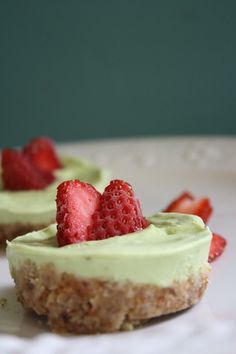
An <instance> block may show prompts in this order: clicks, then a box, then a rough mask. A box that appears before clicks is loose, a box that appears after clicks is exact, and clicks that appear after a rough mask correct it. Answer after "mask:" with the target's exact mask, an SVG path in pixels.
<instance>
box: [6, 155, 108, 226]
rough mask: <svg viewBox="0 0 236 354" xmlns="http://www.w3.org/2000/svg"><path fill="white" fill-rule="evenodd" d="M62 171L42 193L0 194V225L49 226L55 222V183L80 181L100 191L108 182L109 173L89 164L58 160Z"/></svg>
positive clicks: (78, 161) (32, 191) (11, 192)
mask: <svg viewBox="0 0 236 354" xmlns="http://www.w3.org/2000/svg"><path fill="white" fill-rule="evenodd" d="M60 159H61V162H62V164H63V168H61V169H59V170H57V171H56V172H55V174H56V180H55V182H54V183H52V184H51V185H50V186H48V187H47V188H45V189H43V190H37V191H36V190H29V191H17V192H16V191H7V190H4V189H1V190H0V223H1V224H3V223H14V222H23V223H27V222H29V223H31V224H40V223H48V222H49V223H50V222H52V221H53V220H54V218H55V209H56V204H55V195H56V188H57V186H58V184H59V183H61V182H62V181H65V180H69V179H80V180H81V181H83V182H87V183H91V184H92V185H94V186H95V187H96V188H97V189H98V190H100V191H102V190H103V189H104V187H105V185H106V184H107V183H108V180H109V173H108V171H106V170H104V169H100V168H98V167H97V166H94V165H93V164H91V163H89V162H87V161H84V160H79V159H76V158H72V157H61V158H60Z"/></svg>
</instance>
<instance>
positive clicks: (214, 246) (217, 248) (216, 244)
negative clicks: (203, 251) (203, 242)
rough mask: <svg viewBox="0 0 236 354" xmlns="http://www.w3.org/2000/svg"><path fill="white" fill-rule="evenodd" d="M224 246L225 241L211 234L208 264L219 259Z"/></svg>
mask: <svg viewBox="0 0 236 354" xmlns="http://www.w3.org/2000/svg"><path fill="white" fill-rule="evenodd" d="M226 245H227V241H226V240H225V239H224V238H223V237H222V236H220V235H218V234H215V233H213V234H212V240H211V247H210V252H209V256H208V262H212V261H214V260H215V259H216V258H217V257H219V256H220V255H221V254H222V253H223V251H224V249H225V246H226Z"/></svg>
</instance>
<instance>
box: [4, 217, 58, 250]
mask: <svg viewBox="0 0 236 354" xmlns="http://www.w3.org/2000/svg"><path fill="white" fill-rule="evenodd" d="M53 222H55V221H54V220H50V221H49V222H48V223H43V224H30V223H19V222H16V223H12V224H0V247H1V248H5V247H6V240H8V241H11V240H13V239H14V238H16V237H17V236H21V235H25V234H27V233H28V232H31V231H38V230H41V229H43V228H45V227H47V226H49V225H50V224H52V223H53Z"/></svg>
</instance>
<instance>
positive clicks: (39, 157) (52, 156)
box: [23, 137, 62, 172]
mask: <svg viewBox="0 0 236 354" xmlns="http://www.w3.org/2000/svg"><path fill="white" fill-rule="evenodd" d="M23 152H24V154H25V155H26V156H27V157H28V158H29V159H30V160H31V162H32V163H33V164H34V165H35V166H36V167H37V168H39V169H41V170H42V171H46V172H53V171H54V170H55V169H57V168H61V167H62V165H61V162H60V160H59V158H58V156H57V153H56V150H55V147H54V143H53V141H52V140H51V139H50V138H48V137H38V138H35V139H33V140H31V141H30V142H29V144H27V145H26V146H25V147H24V149H23Z"/></svg>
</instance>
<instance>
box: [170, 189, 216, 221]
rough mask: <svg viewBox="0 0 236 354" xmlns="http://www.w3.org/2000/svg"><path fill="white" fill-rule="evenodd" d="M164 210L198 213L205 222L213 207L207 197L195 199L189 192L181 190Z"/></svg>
mask: <svg viewBox="0 0 236 354" xmlns="http://www.w3.org/2000/svg"><path fill="white" fill-rule="evenodd" d="M164 211H165V212H175V213H184V214H194V215H198V216H200V217H201V218H202V220H203V221H204V222H205V223H207V221H208V220H209V218H210V216H211V214H212V211H213V208H212V205H211V203H210V200H209V199H208V198H199V199H197V198H194V196H193V195H192V194H190V193H189V192H183V193H182V194H181V195H180V196H179V197H178V198H176V199H175V200H174V201H173V202H171V203H170V204H169V206H168V207H167V208H166V209H165V210H164Z"/></svg>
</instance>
